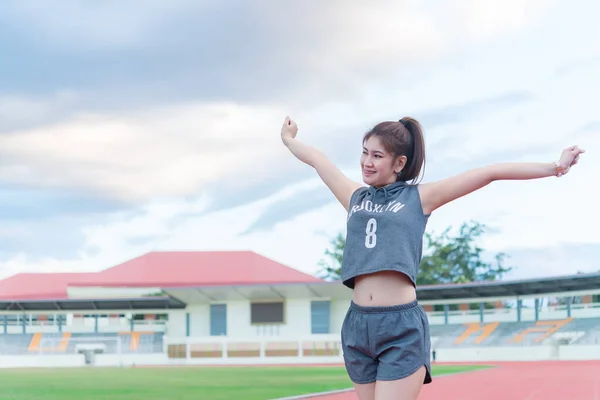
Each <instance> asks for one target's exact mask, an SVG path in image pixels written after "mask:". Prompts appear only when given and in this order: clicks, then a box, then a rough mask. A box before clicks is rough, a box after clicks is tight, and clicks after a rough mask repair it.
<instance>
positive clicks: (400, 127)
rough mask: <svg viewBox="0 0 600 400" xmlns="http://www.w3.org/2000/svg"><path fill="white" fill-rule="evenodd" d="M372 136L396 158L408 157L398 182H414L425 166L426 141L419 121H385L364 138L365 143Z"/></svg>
mask: <svg viewBox="0 0 600 400" xmlns="http://www.w3.org/2000/svg"><path fill="white" fill-rule="evenodd" d="M371 136H377V137H378V138H379V140H380V141H381V144H382V145H383V147H384V148H385V150H386V151H388V152H389V153H391V154H392V155H393V156H394V157H399V156H406V159H407V160H406V165H405V166H404V168H403V169H402V171H400V173H399V174H398V176H397V178H396V181H404V182H408V181H413V183H417V180H416V179H417V178H418V177H419V175H420V174H421V171H422V170H423V169H424V168H423V167H424V165H425V139H424V137H423V128H422V127H421V124H420V123H419V121H417V120H416V119H414V118H411V117H404V118H402V119H401V120H400V121H385V122H380V123H379V124H377V125H375V126H374V127H373V129H371V130H370V131H369V132H367V133H366V134H365V136H364V138H363V143H364V142H366V141H367V140H368V139H369V138H370V137H371Z"/></svg>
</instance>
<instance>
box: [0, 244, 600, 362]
mask: <svg viewBox="0 0 600 400" xmlns="http://www.w3.org/2000/svg"><path fill="white" fill-rule="evenodd" d="M351 296H352V292H351V290H350V289H348V288H346V287H344V286H343V285H342V284H341V283H340V282H327V281H324V280H322V279H319V278H316V277H314V276H311V275H308V274H305V273H302V272H300V271H297V270H295V269H292V268H290V267H287V266H285V265H282V264H279V263H277V262H275V261H273V260H270V259H268V258H265V257H263V256H261V255H258V254H256V253H253V252H249V251H227V252H225V251H223V252H151V253H148V254H145V255H143V256H140V257H138V258H135V259H133V260H130V261H127V262H125V263H123V264H120V265H117V266H115V267H112V268H108V269H106V270H104V271H101V272H96V273H55V274H33V273H23V274H18V275H15V276H12V277H9V278H7V279H4V280H2V281H0V310H1V311H0V366H3V367H32V366H47V367H58V366H71V367H73V366H85V365H102V366H126V365H169V364H172V365H193V364H207V365H208V364H211V365H215V364H276V363H294V364H299V363H307V364H316V363H339V362H341V361H342V354H341V346H340V334H339V333H340V329H341V325H342V321H343V319H344V316H345V313H346V310H347V308H348V304H349V302H350V299H351ZM418 297H419V301H420V302H421V304H422V305H423V306H424V308H425V310H426V311H427V314H428V318H429V321H430V326H431V332H430V334H431V340H432V353H435V355H434V354H432V357H434V358H435V360H437V361H444V362H448V361H468V362H486V361H536V360H589V359H596V360H597V359H600V274H578V275H573V276H565V277H552V278H539V279H531V280H521V281H501V282H491V283H468V284H454V285H433V286H421V287H420V288H419V289H418Z"/></svg>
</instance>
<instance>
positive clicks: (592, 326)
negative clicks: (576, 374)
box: [431, 318, 600, 348]
mask: <svg viewBox="0 0 600 400" xmlns="http://www.w3.org/2000/svg"><path fill="white" fill-rule="evenodd" d="M431 336H432V341H433V342H434V343H433V344H434V346H435V347H436V348H444V347H461V346H462V347H472V346H536V345H541V344H544V343H545V342H546V341H547V340H548V339H551V340H562V341H564V342H566V343H565V344H598V343H600V318H582V319H572V318H566V319H559V320H540V321H537V322H535V321H526V322H488V323H482V324H480V323H467V324H449V325H431Z"/></svg>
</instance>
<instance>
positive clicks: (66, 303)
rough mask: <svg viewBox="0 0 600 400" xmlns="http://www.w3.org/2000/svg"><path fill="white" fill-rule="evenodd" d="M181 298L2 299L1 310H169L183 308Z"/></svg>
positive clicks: (0, 301)
mask: <svg viewBox="0 0 600 400" xmlns="http://www.w3.org/2000/svg"><path fill="white" fill-rule="evenodd" d="M185 307H186V304H185V303H184V302H182V301H181V300H178V299H175V298H172V297H169V296H166V297H141V298H133V299H131V298H128V299H63V300H14V301H11V300H0V311H23V312H27V311H83V310H88V311H89V310H97V311H102V310H107V311H108V310H168V309H182V308H185Z"/></svg>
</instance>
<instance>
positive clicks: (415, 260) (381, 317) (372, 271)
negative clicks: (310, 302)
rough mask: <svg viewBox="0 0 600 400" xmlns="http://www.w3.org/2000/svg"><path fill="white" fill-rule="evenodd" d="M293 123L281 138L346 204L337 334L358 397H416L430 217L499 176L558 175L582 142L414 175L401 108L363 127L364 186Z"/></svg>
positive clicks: (424, 370) (423, 352)
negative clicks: (421, 282)
mask: <svg viewBox="0 0 600 400" xmlns="http://www.w3.org/2000/svg"><path fill="white" fill-rule="evenodd" d="M297 132H298V126H297V125H296V123H295V122H294V121H292V120H291V119H290V118H289V117H288V118H286V119H285V121H284V123H283V127H282V128H281V139H282V140H283V143H284V144H285V145H286V146H287V148H288V149H289V150H290V151H291V152H292V154H294V155H295V156H296V157H297V158H298V159H299V160H300V161H303V162H304V163H306V164H308V165H310V166H312V167H313V168H314V169H315V170H316V171H317V173H318V174H319V176H320V177H321V179H322V180H323V182H324V183H325V184H326V185H327V186H328V187H329V189H330V190H331V191H332V192H333V194H334V195H335V197H336V198H337V199H338V200H339V202H340V203H342V205H343V206H344V207H345V209H346V210H347V211H348V217H347V233H346V247H345V250H344V256H343V260H342V281H343V284H344V285H346V286H347V287H349V288H351V289H353V298H352V301H351V303H350V308H349V310H348V312H347V314H346V317H345V319H344V322H343V325H342V332H341V333H342V347H343V352H344V361H345V364H346V369H347V371H348V375H349V376H350V378H351V380H352V381H353V382H354V385H355V388H356V393H357V394H358V397H359V398H360V400H398V399H403V400H413V399H416V398H417V397H418V395H419V392H420V390H421V387H422V385H423V384H424V383H430V382H431V367H430V348H431V345H430V337H429V324H428V320H427V316H426V314H425V312H424V310H423V308H422V307H421V306H420V305H419V304H418V302H417V296H416V279H417V272H418V267H419V264H420V262H421V255H422V243H423V234H424V232H425V226H426V224H427V220H428V217H429V216H430V215H431V213H432V212H433V211H434V210H436V209H437V208H439V207H441V206H442V205H444V204H447V203H449V202H451V201H453V200H455V199H458V198H459V197H462V196H464V195H466V194H469V193H471V192H473V191H475V190H478V189H480V188H483V187H484V186H486V185H488V184H490V183H491V182H493V181H497V180H509V179H512V180H525V179H536V178H544V177H550V176H562V175H564V174H566V173H567V172H568V171H569V170H570V168H571V167H572V166H573V165H575V164H577V162H578V161H579V155H580V154H581V153H583V152H584V151H583V150H581V149H579V148H578V147H577V146H573V147H569V148H567V149H565V150H564V151H563V152H562V155H561V156H560V158H559V160H558V161H557V162H548V163H506V164H495V165H489V166H486V167H482V168H477V169H473V170H471V171H468V172H465V173H462V174H460V175H457V176H454V177H450V178H447V179H444V180H440V181H437V182H431V183H424V184H421V183H418V182H416V179H417V178H418V177H419V175H420V173H421V169H422V166H423V164H424V162H425V143H424V140H423V131H422V128H421V125H420V124H419V122H418V121H416V120H415V119H413V118H410V117H405V118H402V119H401V120H400V121H388V122H381V123H379V124H377V125H375V126H374V127H373V128H372V129H371V130H370V131H368V132H367V133H366V134H365V136H364V138H363V152H362V156H361V158H360V166H361V169H362V178H363V181H364V183H365V184H367V185H368V186H367V187H364V186H362V185H361V184H359V183H357V182H353V181H352V180H350V179H348V178H347V177H346V176H344V175H343V174H342V172H341V171H340V170H339V169H338V168H337V167H336V166H335V165H333V164H332V163H331V162H330V161H329V159H328V158H327V157H326V156H325V155H324V154H323V153H321V152H320V151H318V150H317V149H315V148H313V147H310V146H308V145H306V144H304V143H302V142H300V141H298V140H297V139H296V134H297ZM409 182H410V183H409Z"/></svg>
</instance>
